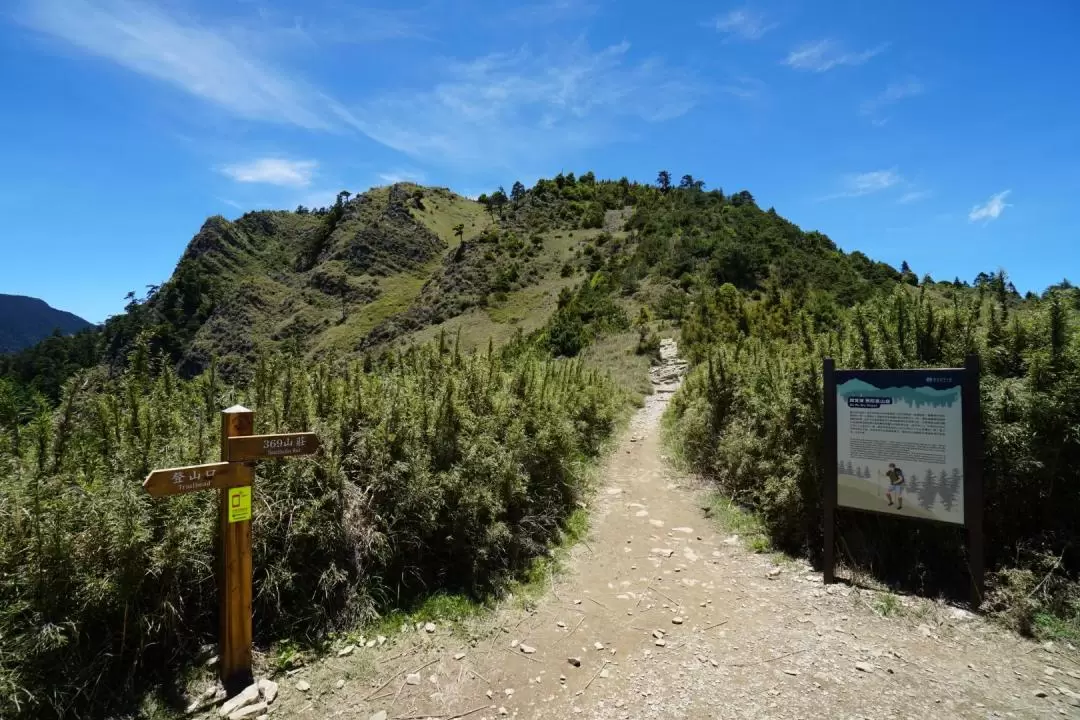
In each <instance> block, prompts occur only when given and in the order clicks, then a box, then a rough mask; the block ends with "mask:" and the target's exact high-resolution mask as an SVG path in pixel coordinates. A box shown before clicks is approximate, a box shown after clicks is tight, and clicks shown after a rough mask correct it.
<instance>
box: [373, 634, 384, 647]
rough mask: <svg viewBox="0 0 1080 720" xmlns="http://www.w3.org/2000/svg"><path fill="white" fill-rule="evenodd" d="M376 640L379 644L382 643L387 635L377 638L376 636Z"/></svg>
mask: <svg viewBox="0 0 1080 720" xmlns="http://www.w3.org/2000/svg"><path fill="white" fill-rule="evenodd" d="M375 642H376V643H378V644H379V645H382V644H383V643H385V642H386V636H385V635H380V636H378V637H377V638H375Z"/></svg>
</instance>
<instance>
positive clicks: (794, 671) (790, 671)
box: [784, 670, 799, 675]
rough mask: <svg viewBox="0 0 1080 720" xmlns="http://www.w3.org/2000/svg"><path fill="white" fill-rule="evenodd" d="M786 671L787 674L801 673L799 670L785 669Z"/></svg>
mask: <svg viewBox="0 0 1080 720" xmlns="http://www.w3.org/2000/svg"><path fill="white" fill-rule="evenodd" d="M784 672H785V673H786V674H788V675H798V674H799V671H798V670H784Z"/></svg>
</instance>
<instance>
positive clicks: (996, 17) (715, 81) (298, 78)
mask: <svg viewBox="0 0 1080 720" xmlns="http://www.w3.org/2000/svg"><path fill="white" fill-rule="evenodd" d="M377 1H378V0H372V2H370V3H365V4H356V3H349V2H344V0H305V1H300V0H157V1H155V2H136V1H135V0H13V2H6V3H4V4H3V7H0V78H2V79H3V84H2V87H3V99H2V100H0V102H2V103H3V112H0V158H2V162H0V212H2V213H3V216H4V230H3V235H2V236H0V243H2V248H3V250H4V253H3V256H4V262H3V263H0V292H8V293H20V294H28V295H35V296H38V297H42V298H44V299H45V300H47V301H48V302H50V303H51V304H53V305H55V306H57V307H60V308H63V309H66V310H71V311H73V312H76V313H79V314H81V315H83V316H84V317H86V318H88V319H90V320H94V321H100V320H103V319H104V318H105V317H107V316H108V315H110V314H113V313H116V312H119V311H120V309H121V308H122V305H123V296H124V294H125V293H126V292H127V291H128V290H138V291H140V292H141V290H142V288H144V286H145V285H147V284H149V283H160V282H162V281H163V280H165V279H167V278H168V276H169V274H170V272H171V270H172V268H173V266H174V264H175V262H176V260H177V259H178V257H179V256H180V254H181V252H182V251H183V249H184V247H185V246H186V244H187V242H188V241H189V240H190V238H191V236H192V235H193V234H194V233H195V232H196V231H197V230H198V228H199V226H200V225H201V224H202V222H203V220H204V219H205V218H206V217H207V216H209V215H213V214H223V215H225V216H227V217H235V216H238V215H240V214H241V213H242V212H243V211H245V210H249V209H255V208H288V209H291V208H294V207H295V206H296V205H297V204H299V203H303V204H305V205H321V204H327V203H328V202H329V201H330V200H331V198H332V197H333V195H334V194H335V193H336V192H337V191H338V190H342V189H348V190H351V191H354V192H355V191H362V190H365V189H367V188H368V187H370V186H372V185H380V184H386V183H388V182H392V181H395V180H398V179H409V180H415V181H418V182H422V183H426V184H435V185H443V186H448V187H451V188H453V189H454V190H456V191H458V192H461V193H464V194H477V193H480V192H484V191H490V190H491V189H493V188H494V187H496V186H498V185H500V184H501V185H506V186H507V187H509V186H510V184H511V183H513V181H514V180H515V179H521V180H522V181H524V182H526V183H531V182H532V181H534V180H535V179H536V178H537V177H547V176H552V175H554V174H556V173H558V172H559V171H573V172H576V173H579V174H580V173H581V172H584V171H586V170H590V169H591V170H593V171H594V172H595V173H596V174H597V175H598V176H600V177H614V178H618V177H620V176H623V175H626V176H628V177H630V178H633V179H637V180H641V181H650V182H651V181H653V180H654V179H655V177H656V173H657V171H658V170H660V169H667V170H670V171H671V172H672V174H673V175H675V176H676V177H678V176H681V175H682V174H684V173H691V174H693V175H694V176H695V177H698V178H701V179H704V180H705V182H706V183H707V186H708V187H721V188H723V189H724V190H725V191H729V192H730V191H736V190H740V189H748V190H750V191H751V192H752V193H753V194H754V196H755V197H756V198H757V200H758V202H759V204H760V205H762V206H763V207H768V206H775V207H776V209H777V211H778V212H780V213H781V214H782V215H785V216H786V217H788V218H790V219H791V220H793V221H795V222H796V223H798V224H799V225H801V226H802V227H803V228H805V229H817V230H820V231H822V232H824V233H826V234H828V235H829V236H830V237H832V238H833V239H834V240H835V241H836V242H837V243H839V244H840V246H841V247H843V248H845V249H847V250H855V249H858V250H862V251H864V252H866V253H867V254H869V255H870V256H871V257H874V258H877V259H881V260H885V261H888V262H891V263H893V264H896V265H899V263H900V261H901V260H907V261H908V262H909V263H910V264H911V266H912V268H913V269H914V270H915V271H916V272H918V273H919V274H923V273H927V272H929V273H931V274H933V275H934V276H935V277H938V278H946V279H951V278H952V277H953V276H956V275H959V276H960V277H961V278H964V279H969V280H970V279H971V278H973V277H974V275H975V274H976V273H978V272H979V271H981V270H986V271H990V270H994V269H996V268H998V267H1004V268H1005V269H1006V270H1007V271H1008V272H1009V274H1010V275H1011V277H1012V279H1013V280H1014V282H1015V283H1016V285H1017V287H1019V288H1020V289H1021V290H1028V289H1034V290H1041V289H1042V288H1044V287H1045V286H1046V285H1047V284H1049V283H1052V282H1056V281H1058V280H1060V279H1061V278H1062V277H1065V276H1068V275H1070V274H1071V275H1072V276H1073V277H1072V278H1071V279H1072V280H1074V281H1078V280H1080V272H1078V271H1080V264H1078V263H1077V260H1078V258H1080V250H1078V249H1077V248H1078V247H1080V221H1078V220H1077V217H1078V214H1077V209H1076V205H1077V198H1080V92H1077V90H1076V88H1077V87H1078V83H1080V80H1077V78H1078V77H1080V60H1078V57H1080V54H1078V53H1077V52H1076V50H1075V36H1076V33H1077V31H1078V30H1080V4H1077V3H1074V2H1071V1H1069V0H1061V1H1060V2H1049V1H1047V2H1035V3H1029V4H1027V5H1024V6H1019V5H1016V4H1015V3H1008V4H1006V3H1004V2H986V0H983V1H982V2H947V3H942V2H912V1H910V0H909V1H903V2H901V1H896V2H892V1H888V0H881V1H878V2H864V1H855V0H849V1H846V2H815V3H805V2H796V1H795V0H786V1H775V2H760V3H751V4H738V3H735V4H724V3H714V2H708V3H705V2H700V3H695V2H683V3H677V4H673V3H658V2H636V1H633V2H631V1H628V0H618V2H616V1H615V0H531V1H527V2H522V3H513V2H508V1H504V2H479V1H474V0H458V1H456V2H448V1H441V0H427V1H426V2H421V3H408V2H395V3H390V2H386V3H384V4H381V5H380V4H376V2H377Z"/></svg>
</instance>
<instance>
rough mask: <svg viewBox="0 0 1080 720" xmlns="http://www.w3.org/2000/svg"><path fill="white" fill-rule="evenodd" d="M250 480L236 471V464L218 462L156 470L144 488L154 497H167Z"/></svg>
mask: <svg viewBox="0 0 1080 720" xmlns="http://www.w3.org/2000/svg"><path fill="white" fill-rule="evenodd" d="M248 482H249V481H248V478H247V476H246V475H242V474H241V473H237V472H236V466H235V465H233V464H231V463H227V462H217V463H207V464H206V465H189V466H187V467H178V468H166V469H164V470H155V471H154V472H152V473H150V474H149V475H147V476H146V479H145V480H144V481H143V489H145V490H146V492H148V493H150V495H152V496H153V497H165V496H166V495H176V494H178V493H187V492H195V491H196V490H211V489H215V488H217V489H221V488H229V487H235V486H237V485H246V484H247V483H248Z"/></svg>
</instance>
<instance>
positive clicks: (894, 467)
mask: <svg viewBox="0 0 1080 720" xmlns="http://www.w3.org/2000/svg"><path fill="white" fill-rule="evenodd" d="M980 374H981V366H980V363H979V357H978V356H977V355H969V356H968V358H967V362H966V363H965V364H964V367H962V368H945V369H916V370H837V369H836V364H835V362H834V361H833V359H832V358H825V362H824V365H823V368H822V385H823V395H822V398H823V405H824V407H823V408H822V419H823V421H824V426H823V427H822V437H823V439H824V444H823V448H822V467H823V470H824V475H823V478H822V480H823V482H822V494H823V498H822V504H823V506H824V516H825V517H824V528H823V530H824V541H825V547H824V551H825V552H824V557H823V565H824V579H825V582H826V583H831V582H834V581H835V579H836V578H835V568H836V513H837V511H839V510H843V511H845V512H846V511H848V510H857V511H860V512H872V513H878V514H885V515H889V516H893V517H897V518H907V519H914V520H921V521H929V522H938V523H947V524H949V525H954V526H962V527H963V529H964V531H965V533H966V534H967V557H966V560H967V564H968V569H969V571H970V573H971V600H972V604H973V605H974V606H976V607H978V605H979V604H980V603H981V602H982V597H983V576H984V570H983V497H982V494H983V485H982V428H981V409H980V397H979V376H980Z"/></svg>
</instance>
